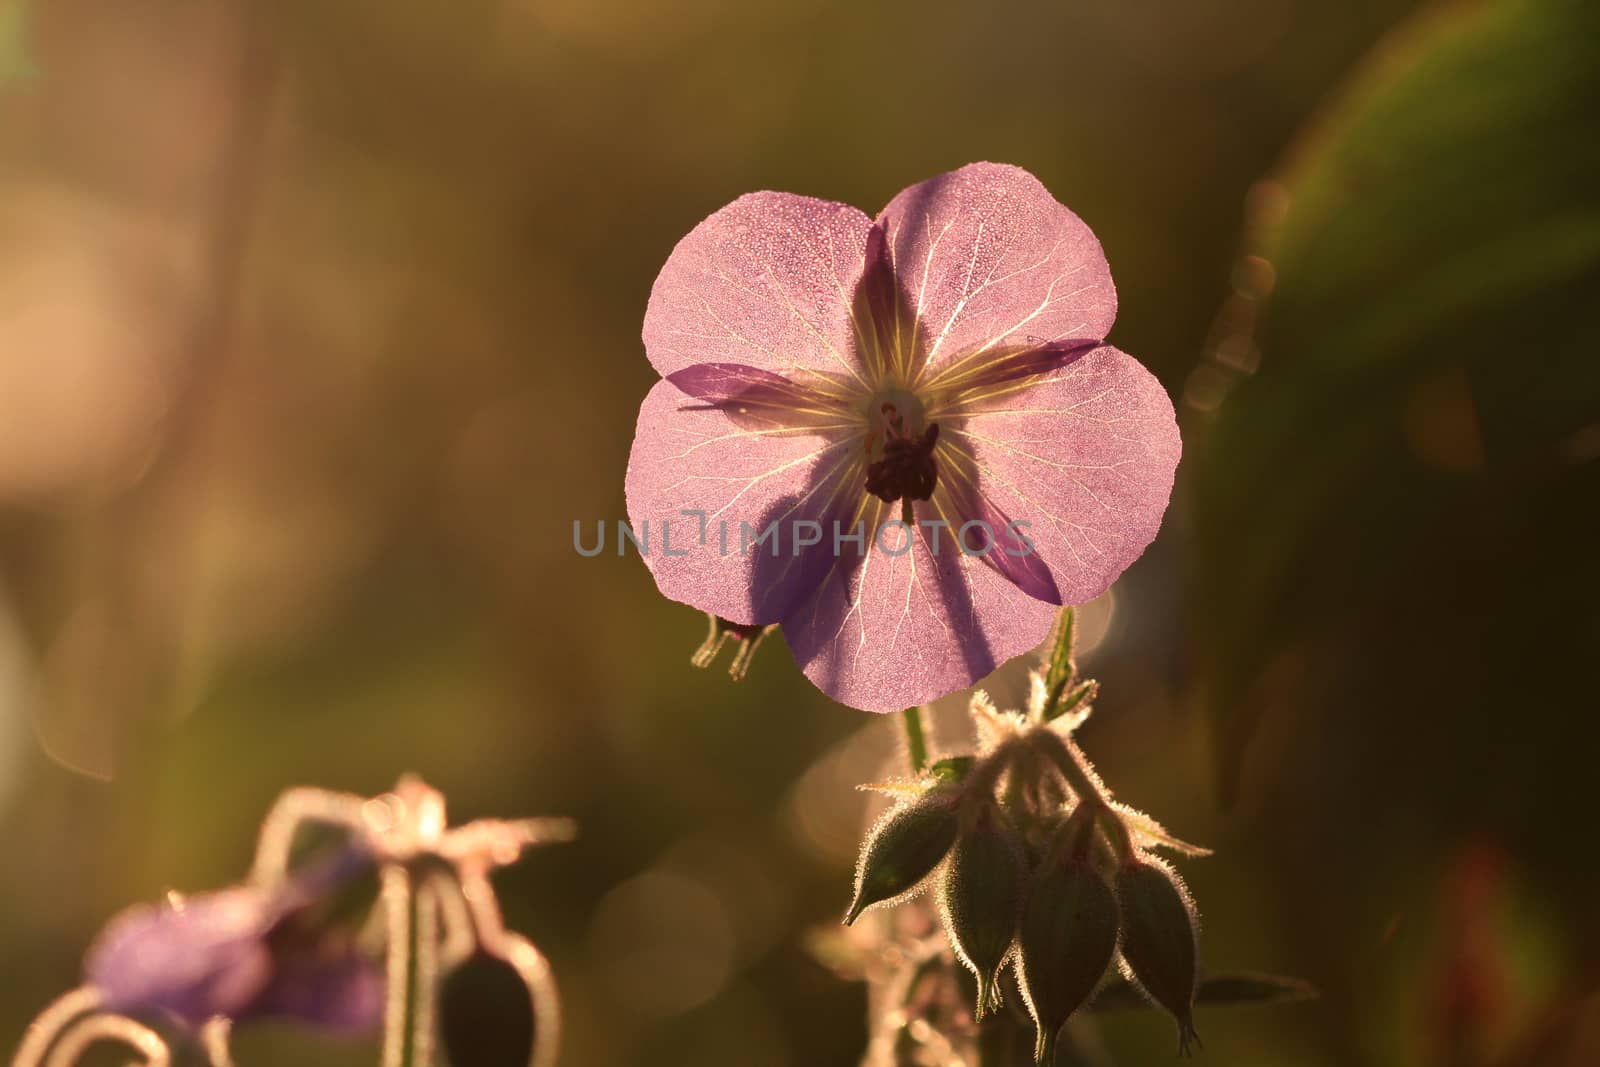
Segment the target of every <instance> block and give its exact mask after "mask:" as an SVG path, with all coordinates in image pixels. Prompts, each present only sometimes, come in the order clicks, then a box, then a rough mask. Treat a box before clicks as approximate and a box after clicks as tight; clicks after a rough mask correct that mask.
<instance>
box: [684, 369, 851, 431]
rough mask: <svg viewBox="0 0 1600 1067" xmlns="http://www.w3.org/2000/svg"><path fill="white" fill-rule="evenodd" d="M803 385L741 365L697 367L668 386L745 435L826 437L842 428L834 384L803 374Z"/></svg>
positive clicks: (837, 388)
mask: <svg viewBox="0 0 1600 1067" xmlns="http://www.w3.org/2000/svg"><path fill="white" fill-rule="evenodd" d="M804 380H805V381H806V382H807V383H809V384H806V385H802V384H800V383H798V382H794V381H791V380H790V379H788V378H785V377H784V376H783V375H781V374H774V373H772V372H771V371H764V370H759V369H757V368H755V367H747V366H745V365H744V364H742V363H696V364H695V365H694V366H692V367H685V368H684V369H683V370H679V371H673V372H672V373H671V374H669V375H667V381H669V382H671V383H672V384H673V385H675V386H677V387H678V388H679V389H681V390H683V391H684V392H685V393H687V394H689V396H691V397H693V398H694V399H696V400H699V401H701V402H702V403H703V404H705V405H706V406H707V407H712V408H716V409H717V410H719V411H722V412H723V413H724V414H726V415H727V416H728V417H729V418H730V419H732V420H733V421H734V423H735V424H737V425H738V426H740V427H742V428H744V429H747V430H805V431H809V432H825V431H827V430H829V429H834V430H842V429H845V428H847V425H846V423H845V422H844V420H845V418H846V413H845V409H844V406H843V404H842V402H841V401H838V400H836V399H834V397H835V396H836V395H838V394H839V383H837V382H835V381H833V380H831V379H828V378H825V377H823V376H821V375H816V374H808V375H806V376H805V379H804Z"/></svg>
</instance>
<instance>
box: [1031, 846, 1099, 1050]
mask: <svg viewBox="0 0 1600 1067" xmlns="http://www.w3.org/2000/svg"><path fill="white" fill-rule="evenodd" d="M1086 833H1090V834H1092V833H1093V825H1092V816H1090V817H1089V819H1088V825H1085V820H1084V819H1078V818H1074V819H1068V820H1067V822H1066V823H1065V824H1064V825H1063V826H1062V827H1061V829H1060V830H1059V831H1058V832H1057V837H1056V841H1055V842H1054V843H1053V844H1052V847H1051V848H1050V850H1049V852H1048V853H1046V855H1045V858H1044V860H1043V862H1042V863H1041V864H1040V866H1039V869H1038V870H1037V871H1035V872H1034V876H1033V884H1032V885H1031V886H1030V887H1029V889H1028V900H1027V903H1026V904H1025V905H1024V906H1023V909H1022V921H1021V924H1020V925H1019V927H1018V931H1017V946H1018V950H1019V951H1018V973H1019V974H1020V975H1021V978H1022V992H1023V995H1024V996H1025V997H1026V998H1027V1001H1028V1008H1029V1010H1030V1011H1032V1012H1033V1019H1034V1022H1035V1024H1036V1025H1037V1026H1038V1028H1039V1036H1038V1042H1037V1044H1035V1046H1034V1053H1033V1055H1034V1062H1035V1063H1041V1064H1044V1063H1051V1062H1053V1061H1054V1059H1055V1049H1056V1035H1057V1033H1058V1032H1059V1031H1060V1030H1061V1027H1062V1025H1063V1024H1065V1023H1066V1021H1067V1017H1068V1016H1070V1015H1071V1014H1072V1013H1073V1012H1074V1011H1076V1010H1077V1009H1078V1008H1079V1006H1081V1005H1082V1004H1083V1002H1084V1001H1086V1000H1088V999H1089V995H1090V994H1091V993H1093V992H1094V990H1095V987H1096V986H1097V985H1099V984H1100V979H1101V978H1103V977H1105V973H1106V968H1107V967H1109V966H1110V965H1111V960H1112V958H1113V957H1114V956H1115V955H1116V952H1117V926H1118V913H1117V897H1116V894H1115V893H1114V892H1113V891H1112V889H1111V884H1110V882H1108V881H1107V880H1106V876H1105V875H1103V874H1101V873H1100V872H1099V871H1098V870H1096V869H1095V867H1094V866H1093V864H1091V863H1090V862H1089V860H1088V858H1087V855H1086V853H1087V851H1088V850H1087V848H1079V847H1076V844H1077V843H1078V842H1079V841H1086V839H1085V838H1084V837H1083V835H1084V834H1086Z"/></svg>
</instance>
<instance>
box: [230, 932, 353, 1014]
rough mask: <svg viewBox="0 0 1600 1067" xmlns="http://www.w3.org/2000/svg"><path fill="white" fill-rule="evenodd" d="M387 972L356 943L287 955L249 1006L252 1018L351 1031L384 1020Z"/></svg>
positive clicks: (247, 1010) (245, 1010) (247, 1009)
mask: <svg viewBox="0 0 1600 1067" xmlns="http://www.w3.org/2000/svg"><path fill="white" fill-rule="evenodd" d="M383 1009H384V974H383V971H382V969H381V968H380V967H379V966H378V965H377V963H376V962H374V961H373V960H372V959H370V958H369V957H367V956H366V955H365V954H363V953H362V952H360V951H359V950H358V949H356V948H355V946H353V945H342V946H339V947H337V948H334V949H331V950H326V951H321V952H307V953H300V954H295V955H291V956H288V957H287V958H285V959H283V960H280V961H278V967H277V970H276V971H275V972H274V974H273V976H272V980H271V981H270V982H269V983H268V984H267V985H266V987H265V988H264V989H262V991H261V993H260V995H259V996H257V997H256V998H255V999H254V1000H253V1001H251V1002H250V1004H249V1005H248V1006H247V1007H246V1008H245V1009H244V1012H243V1015H244V1016H245V1017H248V1018H253V1019H290V1020H293V1021H295V1022H299V1023H307V1024H311V1025H315V1026H320V1027H322V1028H324V1029H327V1030H332V1031H336V1032H339V1033H347V1034H363V1033H370V1032H372V1031H374V1030H376V1029H377V1028H378V1024H379V1023H381V1022H382V1021H383Z"/></svg>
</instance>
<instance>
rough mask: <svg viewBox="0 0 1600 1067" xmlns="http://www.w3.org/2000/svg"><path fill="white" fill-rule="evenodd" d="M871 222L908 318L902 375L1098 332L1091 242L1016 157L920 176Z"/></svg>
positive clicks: (1112, 301) (1101, 327)
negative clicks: (909, 338) (884, 236)
mask: <svg viewBox="0 0 1600 1067" xmlns="http://www.w3.org/2000/svg"><path fill="white" fill-rule="evenodd" d="M879 222H880V223H881V224H882V225H883V226H884V227H885V228H886V230H887V233H888V241H889V249H890V255H891V258H892V260H893V262H894V271H895V277H896V280H897V282H898V284H899V288H900V295H901V298H902V300H903V302H904V304H905V305H906V307H907V308H908V309H909V310H910V312H911V314H913V315H914V316H915V319H916V328H915V334H916V336H915V341H914V343H912V344H911V345H910V346H909V351H906V352H902V354H901V358H902V359H903V360H904V361H905V362H904V365H903V367H902V370H903V372H904V373H911V372H917V373H920V374H921V375H923V377H924V380H926V378H927V377H928V376H930V375H932V374H934V373H940V374H950V373H954V372H957V371H964V370H965V369H966V368H967V367H968V366H969V364H970V363H971V362H973V361H979V360H983V359H985V358H987V357H988V356H990V355H991V353H992V352H993V350H994V349H996V348H997V347H1008V348H1010V349H1011V350H1012V351H1014V352H1015V351H1018V350H1022V349H1026V348H1029V347H1034V346H1040V345H1047V344H1052V343H1054V342H1058V341H1063V340H1069V339H1088V340H1095V341H1098V340H1101V339H1102V338H1104V337H1105V335H1106V333H1107V332H1108V331H1109V330H1110V329H1111V323H1112V321H1113V320H1114V319H1115V318H1116V314H1117V292H1116V288H1115V286H1113V285H1112V282H1111V270H1110V267H1109V266H1108V265H1107V264H1106V257H1105V253H1104V252H1102V251H1101V249H1100V242H1099V241H1098V240H1097V239H1096V238H1095V236H1094V234H1093V232H1091V231H1090V229H1089V227H1088V226H1087V225H1085V224H1084V222H1083V220H1082V219H1080V218H1078V216H1076V215H1074V214H1073V213H1072V212H1071V211H1069V210H1067V209H1066V208H1065V207H1063V206H1061V205H1060V204H1059V203H1057V202H1056V200H1055V198H1054V197H1052V196H1051V195H1050V193H1049V191H1048V190H1047V189H1045V187H1044V186H1043V185H1041V184H1040V183H1039V180H1038V179H1037V178H1035V177H1034V176H1033V175H1031V174H1029V173H1028V172H1027V171H1025V170H1022V169H1021V168H1019V167H1012V166H1006V165H1002V164H997V163H973V164H971V165H969V166H965V167H962V168H961V169H960V170H956V171H951V172H950V173H948V174H941V175H940V176H939V177H937V178H930V179H929V180H927V181H925V182H921V183H920V184H917V185H913V186H911V187H910V188H909V189H906V190H904V191H903V192H901V193H900V195H898V196H896V197H895V198H894V199H893V200H891V201H890V202H889V206H888V207H886V208H884V209H883V213H882V214H881V215H880V216H879Z"/></svg>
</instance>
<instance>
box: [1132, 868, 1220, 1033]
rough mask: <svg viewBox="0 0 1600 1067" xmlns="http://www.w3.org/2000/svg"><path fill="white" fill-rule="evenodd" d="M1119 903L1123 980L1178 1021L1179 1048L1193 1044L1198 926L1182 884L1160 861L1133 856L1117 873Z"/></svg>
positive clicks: (1197, 978) (1187, 892)
mask: <svg viewBox="0 0 1600 1067" xmlns="http://www.w3.org/2000/svg"><path fill="white" fill-rule="evenodd" d="M1117 896H1118V898H1119V899H1120V900H1121V902H1122V960H1123V962H1124V964H1126V969H1127V971H1128V977H1129V978H1130V979H1131V980H1132V981H1134V982H1135V983H1136V984H1137V985H1138V986H1139V987H1140V988H1141V989H1143V990H1144V991H1145V993H1146V994H1147V995H1149V997H1150V999H1151V1000H1153V1001H1155V1002H1156V1003H1157V1004H1159V1005H1161V1007H1163V1008H1165V1009H1166V1010H1167V1011H1168V1012H1170V1013H1171V1014H1172V1017H1173V1018H1174V1019H1176V1020H1177V1021H1178V1050H1179V1052H1180V1053H1182V1054H1184V1055H1188V1053H1189V1045H1190V1042H1198V1041H1199V1035H1198V1034H1196V1033H1195V1029H1194V994H1195V988H1196V986H1197V985H1198V984H1199V935H1200V923H1199V919H1198V918H1197V917H1196V915H1195V910H1194V901H1193V900H1192V899H1190V897H1189V891H1188V889H1187V888H1185V887H1184V884H1183V881H1182V880H1181V879H1180V878H1179V877H1178V875H1177V872H1175V871H1173V870H1172V869H1171V868H1170V867H1168V866H1167V865H1166V864H1165V863H1162V862H1161V861H1160V860H1158V859H1155V858H1154V857H1151V856H1138V857H1135V858H1134V859H1133V860H1132V861H1131V862H1129V863H1126V864H1124V865H1123V866H1122V867H1121V868H1119V869H1118V871H1117Z"/></svg>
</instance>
